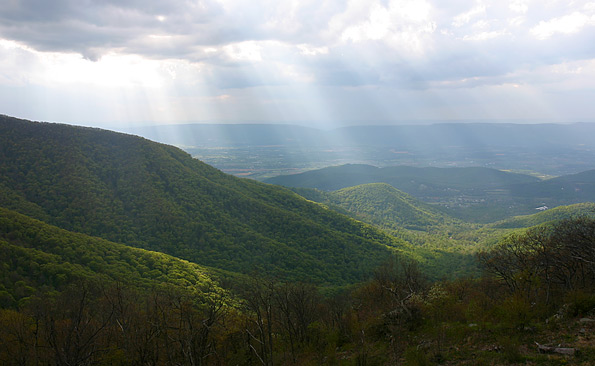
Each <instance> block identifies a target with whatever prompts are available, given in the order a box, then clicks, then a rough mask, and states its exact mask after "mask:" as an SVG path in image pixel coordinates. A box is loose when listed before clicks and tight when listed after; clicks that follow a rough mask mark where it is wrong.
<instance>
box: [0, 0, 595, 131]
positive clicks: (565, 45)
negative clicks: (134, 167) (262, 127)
mask: <svg viewBox="0 0 595 366" xmlns="http://www.w3.org/2000/svg"><path fill="white" fill-rule="evenodd" d="M0 3H1V6H0V114H6V115H10V116H15V117H20V118H26V119H31V120H39V121H54V122H64V123H70V124H77V125H88V126H96V127H118V126H119V127H125V126H136V125H143V124H149V125H155V124H173V123H187V122H207V123H248V122H249V123H254V122H258V123H297V124H302V125H307V126H312V127H334V126H341V125H364V124H392V123H395V124H396V123H408V124H411V123H423V122H424V121H469V122H479V121H515V122H516V121H521V122H528V123H536V122H575V121H586V122H593V121H595V108H594V107H593V101H595V1H572V0H495V1H484V0H451V1H443V0H351V1H338V0H330V1H327V0H281V1H279V0H249V1H248V0H204V1H200V0H199V1H195V0H168V1H161V0H159V1H158V0H103V1H97V0H53V1H47V0H0Z"/></svg>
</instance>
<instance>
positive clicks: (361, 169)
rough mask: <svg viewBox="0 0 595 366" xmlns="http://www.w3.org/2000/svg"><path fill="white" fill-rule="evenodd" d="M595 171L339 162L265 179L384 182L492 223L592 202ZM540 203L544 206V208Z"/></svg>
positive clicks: (327, 187) (332, 184)
mask: <svg viewBox="0 0 595 366" xmlns="http://www.w3.org/2000/svg"><path fill="white" fill-rule="evenodd" d="M594 172H595V171H585V172H583V173H579V174H573V175H568V176H562V177H558V178H552V179H547V180H541V179H538V178H536V177H534V176H529V175H525V174H517V173H511V172H506V171H499V170H495V169H488V168H430V167H428V168H415V167H407V166H393V167H385V168H377V167H373V166H369V165H342V166H335V167H328V168H324V169H319V170H313V171H308V172H304V173H300V174H294V175H284V176H278V177H275V178H270V179H268V180H266V181H267V182H270V183H274V184H281V185H284V186H287V187H305V188H316V189H320V190H324V191H334V190H338V189H342V188H346V187H351V186H355V185H360V184H365V183H387V184H390V185H392V186H393V187H395V188H397V189H399V190H401V191H403V192H406V193H408V194H410V195H412V196H413V197H415V198H417V199H419V200H421V201H423V202H426V203H430V204H432V205H433V206H434V207H435V208H437V209H439V210H441V211H442V212H444V213H446V214H448V215H449V216H452V217H455V218H458V219H460V220H463V221H467V222H476V223H484V224H486V223H491V222H495V221H499V220H503V219H506V218H508V217H511V216H517V215H528V214H531V213H534V212H536V211H535V210H536V209H537V208H539V207H543V208H552V207H556V206H563V205H571V204H575V203H581V202H593V201H595V174H594ZM544 206H545V207H544Z"/></svg>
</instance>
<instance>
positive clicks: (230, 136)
mask: <svg viewBox="0 0 595 366" xmlns="http://www.w3.org/2000/svg"><path fill="white" fill-rule="evenodd" d="M124 131H125V132H129V133H134V134H137V135H140V136H143V137H146V138H149V139H151V140H155V141H160V142H164V143H168V144H174V145H185V146H198V145H206V146H245V145H250V146H259V145H292V144H295V145H305V146H315V145H320V144H328V145H329V146H337V145H353V146H357V145H376V146H378V145H383V146H401V147H403V148H406V149H420V148H423V149H427V148H430V149H440V148H445V147H455V146H456V147H459V148H465V147H475V148H483V147H505V148H510V147H524V148H530V149H536V150H544V151H545V150H549V149H552V148H557V147H561V146H565V147H574V148H593V147H595V141H593V139H592V138H590V136H593V135H594V134H595V123H574V124H508V123H440V124H431V125H397V126H351V127H342V128H337V129H331V130H319V129H315V128H309V127H303V126H296V125H281V124H181V125H160V126H147V127H134V128H127V129H125V130H124Z"/></svg>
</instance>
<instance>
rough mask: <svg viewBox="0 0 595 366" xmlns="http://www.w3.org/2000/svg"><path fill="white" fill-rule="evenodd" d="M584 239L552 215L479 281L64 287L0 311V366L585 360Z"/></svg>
mask: <svg viewBox="0 0 595 366" xmlns="http://www.w3.org/2000/svg"><path fill="white" fill-rule="evenodd" d="M594 240H595V220H593V219H588V218H580V219H570V220H562V221H558V222H556V223H554V224H547V225H542V226H537V227H535V228H532V229H530V230H528V231H527V232H526V233H524V234H522V235H520V234H518V235H512V236H510V237H508V238H506V239H505V240H503V241H502V242H501V243H500V244H499V245H498V246H496V247H495V248H493V249H492V250H490V251H486V252H483V253H481V254H480V256H479V257H480V260H481V262H482V264H483V268H484V269H485V270H486V273H485V275H484V276H482V277H481V278H476V279H458V280H453V281H443V282H433V283H430V282H428V281H427V280H426V279H425V277H424V275H423V273H421V272H420V270H419V267H418V266H417V264H416V263H415V262H414V261H412V260H410V259H406V258H403V257H399V256H395V257H393V258H391V260H389V261H388V262H386V263H385V264H384V265H383V266H381V267H379V268H378V269H377V270H376V272H375V274H374V276H373V278H371V279H370V280H369V281H368V282H366V283H364V284H361V285H358V286H355V287H353V288H352V289H349V290H345V291H339V292H335V293H325V294H322V293H321V290H320V289H319V288H317V287H315V286H314V285H309V284H304V283H286V282H282V281H278V280H275V279H271V278H263V277H260V276H251V277H250V278H249V279H247V280H245V281H243V282H241V283H236V284H235V286H234V289H233V293H235V294H237V297H236V300H237V301H228V300H227V299H226V298H225V296H228V295H222V294H221V293H220V294H219V295H217V296H211V295H208V294H204V293H203V294H196V293H191V292H183V291H180V290H179V289H173V288H155V289H153V290H148V291H146V290H145V291H142V292H141V291H138V290H135V289H133V288H131V287H127V286H122V285H121V284H117V283H115V284H112V285H108V286H106V285H98V284H96V283H94V282H83V283H75V284H71V285H68V286H66V287H65V288H63V289H61V292H59V293H56V292H51V293H45V294H41V293H40V294H37V295H35V296H32V297H31V298H30V300H29V301H27V302H25V303H21V304H19V306H18V307H16V308H12V309H4V310H2V311H0V339H1V340H2V343H3V345H4V347H2V348H0V362H2V364H6V365H11V364H14V365H35V364H51V365H66V364H68V365H90V364H97V365H181V364H184V365H228V364H229V365H238V364H239V365H274V364H279V365H281V364H296V365H318V364H336V365H342V364H345V365H351V364H353V365H382V364H403V365H434V364H445V365H454V364H456V365H508V364H519V363H522V364H533V365H562V364H570V365H589V364H592V363H591V362H592V361H593V360H594V359H595V338H594V337H593V330H595V320H593V319H592V317H593V316H595V293H594V290H595V265H594V263H595V249H594V248H595V242H594ZM544 259H548V260H547V261H546V260H544ZM589 317H591V318H589ZM536 343H537V344H539V345H542V346H544V347H545V346H551V345H553V346H556V347H560V348H561V349H563V350H564V351H565V352H566V354H560V353H551V354H547V353H540V352H539V350H538V346H537V344H536Z"/></svg>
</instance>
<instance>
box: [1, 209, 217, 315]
mask: <svg viewBox="0 0 595 366" xmlns="http://www.w3.org/2000/svg"><path fill="white" fill-rule="evenodd" d="M0 263H1V264H2V265H1V266H0V289H3V291H0V301H1V302H2V304H3V305H4V306H5V307H13V306H16V305H17V304H18V302H19V301H20V300H21V299H25V298H28V297H30V296H32V295H34V294H36V293H38V292H47V291H52V290H56V289H62V288H64V287H65V286H67V285H69V284H71V283H73V282H76V281H96V282H107V283H111V282H123V283H126V284H128V285H131V286H135V287H138V288H144V289H149V288H152V287H156V286H161V284H163V283H167V284H169V285H172V286H177V287H179V288H182V289H188V290H192V291H196V292H197V293H205V294H206V293H208V292H212V291H216V292H222V291H223V290H222V289H221V288H220V287H219V286H218V285H217V283H216V282H215V281H214V280H213V279H212V278H211V277H212V273H210V272H211V271H209V270H207V269H206V268H204V267H201V266H199V265H196V264H192V263H189V262H186V261H183V260H180V259H177V258H174V257H171V256H169V255H166V254H162V253H156V252H150V251H147V250H143V249H137V248H131V247H128V246H125V245H122V244H117V243H113V242H109V241H106V240H103V239H99V238H94V237H90V236H88V235H84V234H79V233H73V232H69V231H66V230H63V229H59V228H57V227H54V226H51V225H47V224H45V223H43V222H41V221H38V220H34V219H31V218H29V217H27V216H24V215H21V214H18V213H16V212H14V211H10V210H6V209H3V208H0Z"/></svg>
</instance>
